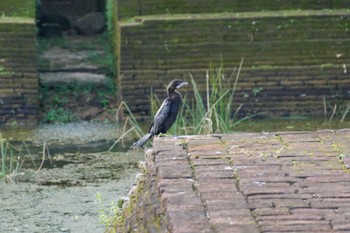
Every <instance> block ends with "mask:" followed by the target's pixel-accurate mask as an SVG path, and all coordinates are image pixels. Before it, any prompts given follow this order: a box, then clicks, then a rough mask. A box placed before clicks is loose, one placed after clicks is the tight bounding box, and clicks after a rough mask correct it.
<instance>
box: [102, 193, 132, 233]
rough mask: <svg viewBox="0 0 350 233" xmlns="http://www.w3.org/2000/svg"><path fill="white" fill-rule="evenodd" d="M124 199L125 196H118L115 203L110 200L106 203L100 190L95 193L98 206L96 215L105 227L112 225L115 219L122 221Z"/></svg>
mask: <svg viewBox="0 0 350 233" xmlns="http://www.w3.org/2000/svg"><path fill="white" fill-rule="evenodd" d="M126 200H127V199H126V198H120V199H119V200H118V202H117V203H115V202H114V201H112V202H111V203H109V204H106V200H105V198H104V197H103V196H102V194H101V193H100V192H98V193H96V201H97V203H98V204H99V206H100V211H99V216H98V217H99V219H100V222H101V223H102V224H104V225H105V226H106V228H107V229H108V228H111V227H113V226H114V224H115V222H116V221H123V218H124V217H123V211H122V208H123V204H124V203H125V201H126Z"/></svg>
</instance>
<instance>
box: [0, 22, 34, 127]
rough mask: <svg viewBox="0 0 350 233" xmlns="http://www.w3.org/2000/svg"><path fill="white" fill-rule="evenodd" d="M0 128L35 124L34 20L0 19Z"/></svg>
mask: <svg viewBox="0 0 350 233" xmlns="http://www.w3.org/2000/svg"><path fill="white" fill-rule="evenodd" d="M0 83H1V85H0V127H2V126H5V125H10V124H19V125H34V124H36V122H37V118H38V115H37V114H38V107H39V106H38V73H37V65H36V28H35V24H34V19H17V18H5V19H1V20H0Z"/></svg>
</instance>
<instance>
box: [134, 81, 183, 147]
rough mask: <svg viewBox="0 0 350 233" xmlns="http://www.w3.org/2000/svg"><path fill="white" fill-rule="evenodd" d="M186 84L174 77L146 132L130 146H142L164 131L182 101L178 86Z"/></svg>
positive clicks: (167, 128) (168, 126) (174, 116)
mask: <svg viewBox="0 0 350 233" xmlns="http://www.w3.org/2000/svg"><path fill="white" fill-rule="evenodd" d="M186 84H188V83H187V82H184V81H182V80H178V79H175V80H173V81H171V82H170V83H169V85H168V87H167V95H168V97H167V98H166V99H165V100H164V101H163V103H162V106H160V108H159V110H158V111H157V113H156V115H155V117H154V120H153V122H152V124H151V126H150V127H149V130H148V133H147V134H146V135H145V136H143V137H142V138H140V139H139V140H138V141H137V142H135V143H134V144H133V145H132V148H138V147H142V146H143V145H144V144H145V143H146V142H147V141H148V139H150V138H151V137H152V136H153V135H157V134H160V133H163V134H164V133H166V132H167V131H168V130H169V129H170V127H171V126H172V125H173V123H174V122H175V120H176V117H177V113H178V112H179V108H180V105H181V102H182V96H181V93H180V92H178V91H177V89H178V88H180V87H182V86H184V85H186Z"/></svg>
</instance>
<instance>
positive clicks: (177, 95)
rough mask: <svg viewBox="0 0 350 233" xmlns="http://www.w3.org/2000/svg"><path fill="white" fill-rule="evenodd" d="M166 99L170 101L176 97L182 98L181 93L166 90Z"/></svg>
mask: <svg viewBox="0 0 350 233" xmlns="http://www.w3.org/2000/svg"><path fill="white" fill-rule="evenodd" d="M168 97H169V98H171V99H173V98H178V97H180V98H182V96H181V93H180V92H178V91H176V90H172V91H169V90H168Z"/></svg>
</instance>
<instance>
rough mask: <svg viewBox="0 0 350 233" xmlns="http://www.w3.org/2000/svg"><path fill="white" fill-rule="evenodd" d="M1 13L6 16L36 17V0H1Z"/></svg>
mask: <svg viewBox="0 0 350 233" xmlns="http://www.w3.org/2000/svg"><path fill="white" fill-rule="evenodd" d="M0 14H1V15H3V16H6V17H22V18H35V0H11V1H9V0H5V1H0Z"/></svg>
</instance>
